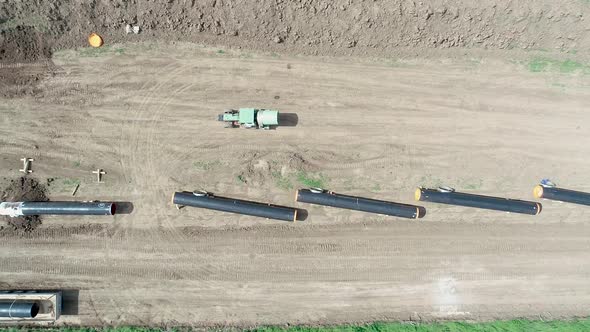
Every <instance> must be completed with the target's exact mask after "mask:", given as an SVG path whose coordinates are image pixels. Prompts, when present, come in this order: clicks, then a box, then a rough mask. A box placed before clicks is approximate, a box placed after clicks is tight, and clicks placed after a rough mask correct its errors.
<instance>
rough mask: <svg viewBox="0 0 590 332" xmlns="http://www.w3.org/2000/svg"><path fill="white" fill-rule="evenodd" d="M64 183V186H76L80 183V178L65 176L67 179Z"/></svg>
mask: <svg viewBox="0 0 590 332" xmlns="http://www.w3.org/2000/svg"><path fill="white" fill-rule="evenodd" d="M62 183H63V185H64V186H68V187H74V186H77V185H79V184H80V180H78V179H70V178H65V179H63V181H62Z"/></svg>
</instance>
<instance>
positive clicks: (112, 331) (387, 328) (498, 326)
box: [0, 319, 590, 332]
mask: <svg viewBox="0 0 590 332" xmlns="http://www.w3.org/2000/svg"><path fill="white" fill-rule="evenodd" d="M222 330H223V329H222ZM232 330H233V329H232ZM589 330H590V320H589V319H581V320H552V321H542V320H525V319H515V320H507V321H493V322H485V323H466V322H443V323H372V324H367V325H343V326H325V327H305V326H294V327H272V326H268V327H259V328H256V329H250V330H237V329H236V330H235V331H242V332H492V331H494V332H517V331H518V332H520V331H526V332H550V331H551V332H573V331H589ZM0 331H2V332H25V331H26V332H32V331H34V332H165V331H191V329H186V328H182V329H175V328H172V329H170V328H167V329H158V328H145V327H116V328H111V327H109V328H84V327H82V328H73V327H63V328H0ZM195 331H197V330H195ZM198 331H203V330H201V329H199V330H198ZM205 331H206V330H205ZM209 331H217V329H215V330H214V329H210V330H209Z"/></svg>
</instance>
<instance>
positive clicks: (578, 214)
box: [0, 43, 590, 326]
mask: <svg viewBox="0 0 590 332" xmlns="http://www.w3.org/2000/svg"><path fill="white" fill-rule="evenodd" d="M540 54H541V55H543V56H544V57H554V58H555V59H556V60H554V62H551V63H546V62H542V61H540V60H538V58H539V57H540V56H541V55H540ZM568 56H569V55H567V54H563V53H549V54H546V53H534V52H531V53H527V52H524V53H523V52H522V51H519V52H514V51H495V52H488V53H486V54H485V56H482V55H481V53H480V52H478V51H467V50H460V51H457V52H455V51H453V50H450V51H444V52H443V51H439V52H438V53H436V52H435V53H431V54H430V55H429V56H428V57H423V58H422V57H418V58H416V57H412V58H405V59H404V58H391V57H388V58H353V57H347V58H342V57H306V56H285V55H278V54H272V53H267V54H259V53H256V52H251V51H237V50H232V49H227V48H207V47H200V46H195V45H193V44H185V43H180V44H176V45H174V44H167V45H165V46H162V45H160V44H157V43H137V44H116V45H106V46H105V47H103V48H100V49H88V48H81V49H76V50H68V51H60V52H56V53H55V54H54V57H53V59H52V62H53V65H54V66H55V70H54V75H53V76H51V77H49V78H48V79H46V80H44V81H42V82H41V83H40V84H39V85H38V89H39V92H37V93H35V94H31V95H26V96H24V97H21V98H11V99H2V103H0V113H1V114H2V115H3V116H2V120H1V121H0V156H1V157H0V169H1V170H2V175H3V176H4V178H5V179H4V180H2V182H3V183H0V185H1V186H0V187H6V186H7V185H9V183H8V181H9V180H7V178H16V177H18V176H19V172H18V169H19V167H20V166H21V164H20V162H19V159H20V158H23V157H31V158H35V162H34V163H33V171H34V173H33V176H35V177H36V178H38V179H39V180H40V181H41V182H42V183H46V182H47V181H48V180H49V182H50V186H49V187H48V188H47V189H48V193H47V194H48V196H49V197H51V198H52V199H55V200H72V199H76V200H109V201H130V202H133V205H134V207H133V213H131V214H124V215H116V216H114V217H46V218H45V219H44V221H43V225H41V226H40V227H38V228H37V229H35V230H34V231H32V232H29V233H23V232H19V231H18V230H14V229H12V228H9V227H5V228H4V229H2V230H1V231H0V287H1V288H3V289H14V288H21V289H28V288H34V289H78V290H79V291H80V293H79V304H78V306H79V307H77V308H76V310H68V312H77V315H66V316H64V317H63V319H62V320H61V321H60V323H61V324H83V325H105V324H114V325H128V324H139V325H187V326H219V325H235V326H252V325H258V324H286V323H291V324H324V323H330V324H335V323H345V322H364V321H372V320H432V319H467V320H483V319H495V318H512V317H531V318H533V317H534V318H538V317H543V318H562V317H574V316H578V315H587V313H588V312H589V310H590V307H589V305H588V303H590V285H589V284H588V278H587V277H588V274H589V273H590V266H589V265H588V264H587V261H588V249H589V248H590V227H589V226H588V223H587V221H588V217H589V215H590V214H589V213H590V212H589V211H590V210H588V209H587V208H585V207H582V206H576V205H571V204H565V203H558V202H553V201H543V206H544V209H543V212H542V213H541V214H540V215H539V216H536V217H533V216H525V215H516V214H506V213H500V212H494V211H485V210H477V209H466V208H460V207H453V206H443V205H436V204H423V205H424V206H425V207H426V209H427V214H426V216H425V217H424V218H422V219H419V220H416V221H408V220H401V219H397V218H392V217H385V216H377V215H370V214H366V213H361V212H350V211H346V210H341V209H332V208H325V207H319V206H311V205H307V204H299V203H296V202H294V201H293V198H294V191H295V189H297V188H299V187H306V186H310V185H314V186H323V187H326V188H329V189H331V190H333V191H335V192H341V193H346V194H351V195H361V196H366V197H372V198H376V199H385V200H392V201H398V202H401V203H411V202H412V200H413V192H414V189H415V188H416V187H417V186H419V185H424V186H438V185H443V184H446V185H451V186H454V187H455V188H456V189H457V190H460V191H466V192H474V193H479V194H489V195H497V196H504V197H512V198H519V199H533V198H532V188H533V186H534V185H535V184H536V183H537V182H538V181H539V180H540V179H541V178H543V177H551V178H552V179H553V180H554V181H556V182H558V183H559V184H560V185H562V186H563V187H567V188H571V189H575V190H582V191H590V187H589V186H588V185H587V184H588V183H589V180H590V178H589V175H588V174H590V170H589V167H588V163H587V156H588V154H589V153H590V144H588V143H590V142H589V138H590V126H588V123H590V115H589V114H588V112H587V106H588V100H589V97H590V90H589V89H588V87H589V86H590V80H589V78H588V75H587V74H586V70H587V66H586V64H585V63H584V62H580V63H578V62H576V63H577V65H576V66H574V70H569V69H568V70H563V68H564V67H563V66H564V65H563V62H562V61H566V59H568ZM543 61H548V60H543ZM560 63H561V64H562V65H559V64H560ZM556 64H557V65H556ZM32 65H34V64H23V65H22V66H23V68H27V66H32ZM566 67H567V68H571V67H572V66H571V64H570V63H568V65H567V66H566ZM539 68H541V69H543V70H542V71H539V70H538V69H539ZM247 106H253V107H267V108H276V109H279V110H280V111H281V112H283V113H289V114H291V117H290V118H291V120H292V121H290V122H289V124H290V126H284V127H279V128H278V129H277V130H270V131H262V130H260V131H257V130H242V129H225V128H223V124H221V123H220V122H217V121H216V119H217V114H218V113H220V112H222V111H223V110H224V109H227V108H237V107H247ZM293 115H296V116H293ZM294 119H296V121H295V120H294ZM97 168H103V169H104V170H105V171H106V172H107V174H106V175H105V177H104V183H100V184H99V183H96V178H95V175H94V174H92V171H93V170H96V169H97ZM77 184H80V188H79V190H78V192H77V193H76V196H75V197H72V195H71V193H72V190H73V189H74V187H75V186H76V185H77ZM197 189H203V190H208V191H211V192H214V193H216V194H219V195H223V196H230V197H236V198H243V199H248V200H255V201H262V202H272V203H275V204H279V205H287V206H295V207H298V208H302V209H306V210H308V213H309V216H308V218H307V219H306V220H305V221H301V222H297V223H293V224H290V223H283V222H276V221H271V220H265V219H260V218H254V217H248V216H238V215H233V214H226V213H220V212H215V211H209V210H202V209H194V208H184V209H181V210H177V209H176V208H175V207H174V206H173V205H172V204H171V203H170V197H171V195H172V193H173V192H174V191H179V190H197ZM69 309H71V308H69Z"/></svg>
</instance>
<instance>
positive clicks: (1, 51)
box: [0, 26, 51, 98]
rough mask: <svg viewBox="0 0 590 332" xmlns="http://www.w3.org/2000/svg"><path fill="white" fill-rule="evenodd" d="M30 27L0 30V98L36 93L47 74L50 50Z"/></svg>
mask: <svg viewBox="0 0 590 332" xmlns="http://www.w3.org/2000/svg"><path fill="white" fill-rule="evenodd" d="M45 39H46V38H43V36H42V34H41V33H40V32H38V31H36V30H35V28H33V27H26V26H17V27H15V28H11V29H7V30H0V96H1V97H9V98H11V97H18V96H23V95H32V94H36V93H37V92H39V90H38V89H37V85H38V84H39V83H40V82H41V81H42V80H43V79H44V78H45V77H47V75H48V74H49V68H50V66H49V63H48V59H49V58H50V57H51V48H50V47H49V44H48V43H46V42H45V41H44V40H45Z"/></svg>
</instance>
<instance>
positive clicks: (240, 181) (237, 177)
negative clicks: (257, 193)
mask: <svg viewBox="0 0 590 332" xmlns="http://www.w3.org/2000/svg"><path fill="white" fill-rule="evenodd" d="M236 180H237V181H238V182H239V183H246V179H244V177H243V176H241V175H238V176H236Z"/></svg>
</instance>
